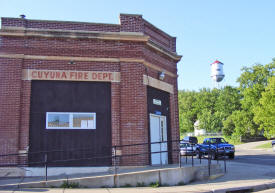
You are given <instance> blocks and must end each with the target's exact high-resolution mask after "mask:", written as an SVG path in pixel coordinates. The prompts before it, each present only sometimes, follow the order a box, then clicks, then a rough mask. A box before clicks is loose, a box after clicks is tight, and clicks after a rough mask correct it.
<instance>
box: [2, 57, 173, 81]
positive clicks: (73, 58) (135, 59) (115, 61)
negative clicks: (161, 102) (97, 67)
mask: <svg viewBox="0 0 275 193" xmlns="http://www.w3.org/2000/svg"><path fill="white" fill-rule="evenodd" d="M0 58H16V59H31V60H59V61H82V62H114V63H120V62H133V63H141V64H143V65H145V66H147V67H149V68H152V69H154V70H157V71H160V72H164V73H165V74H167V75H168V76H171V77H177V74H174V73H172V72H169V71H167V70H165V69H163V68H161V67H159V66H157V65H155V64H152V63H150V62H147V61H146V60H144V59H139V58H95V57H74V56H38V55H24V54H7V53H0Z"/></svg>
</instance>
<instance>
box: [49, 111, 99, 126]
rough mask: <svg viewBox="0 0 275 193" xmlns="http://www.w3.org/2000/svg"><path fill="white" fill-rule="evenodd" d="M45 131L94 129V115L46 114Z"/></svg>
mask: <svg viewBox="0 0 275 193" xmlns="http://www.w3.org/2000/svg"><path fill="white" fill-rule="evenodd" d="M46 129H96V113H68V112H47V114H46Z"/></svg>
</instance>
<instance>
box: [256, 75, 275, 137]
mask: <svg viewBox="0 0 275 193" xmlns="http://www.w3.org/2000/svg"><path fill="white" fill-rule="evenodd" d="M254 114H255V116H254V121H255V122H256V123H257V124H259V126H260V129H262V130H264V135H265V136H266V137H267V138H271V137H275V77H274V76H273V77H270V78H269V81H268V85H267V87H266V88H265V91H264V92H262V97H261V99H260V101H259V104H258V105H257V107H255V108H254Z"/></svg>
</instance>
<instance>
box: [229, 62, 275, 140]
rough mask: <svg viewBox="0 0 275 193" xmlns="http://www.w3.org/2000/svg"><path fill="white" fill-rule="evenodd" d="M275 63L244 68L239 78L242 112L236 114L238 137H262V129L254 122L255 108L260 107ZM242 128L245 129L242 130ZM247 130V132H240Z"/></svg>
mask: <svg viewBox="0 0 275 193" xmlns="http://www.w3.org/2000/svg"><path fill="white" fill-rule="evenodd" d="M274 67H275V61H273V62H272V63H270V64H267V65H261V64H257V65H254V66H252V67H244V68H243V69H242V71H243V72H242V74H241V76H240V77H239V78H238V80H237V82H239V84H240V86H239V90H240V93H241V95H242V99H241V107H242V110H241V111H238V112H237V113H236V114H235V120H234V119H233V120H234V124H235V130H236V132H237V133H238V135H242V134H245V135H246V136H249V135H251V136H254V135H260V133H261V131H262V130H261V129H260V127H259V125H257V124H256V123H255V122H254V119H253V118H254V112H255V108H257V107H258V105H259V101H260V98H261V96H262V92H263V91H264V90H265V87H266V86H267V80H268V78H269V77H272V76H273V75H274ZM240 126H242V127H243V128H242V129H241V128H240ZM243 129H247V130H246V132H239V131H241V130H243Z"/></svg>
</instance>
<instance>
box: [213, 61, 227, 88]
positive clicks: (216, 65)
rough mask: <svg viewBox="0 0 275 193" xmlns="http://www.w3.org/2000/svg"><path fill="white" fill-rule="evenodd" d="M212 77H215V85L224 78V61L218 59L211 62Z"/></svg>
mask: <svg viewBox="0 0 275 193" xmlns="http://www.w3.org/2000/svg"><path fill="white" fill-rule="evenodd" d="M211 78H212V79H213V81H214V83H215V86H216V85H218V83H219V82H221V81H222V80H223V78H224V73H223V63H221V62H220V61H218V60H216V61H215V62H213V63H212V64H211Z"/></svg>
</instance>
